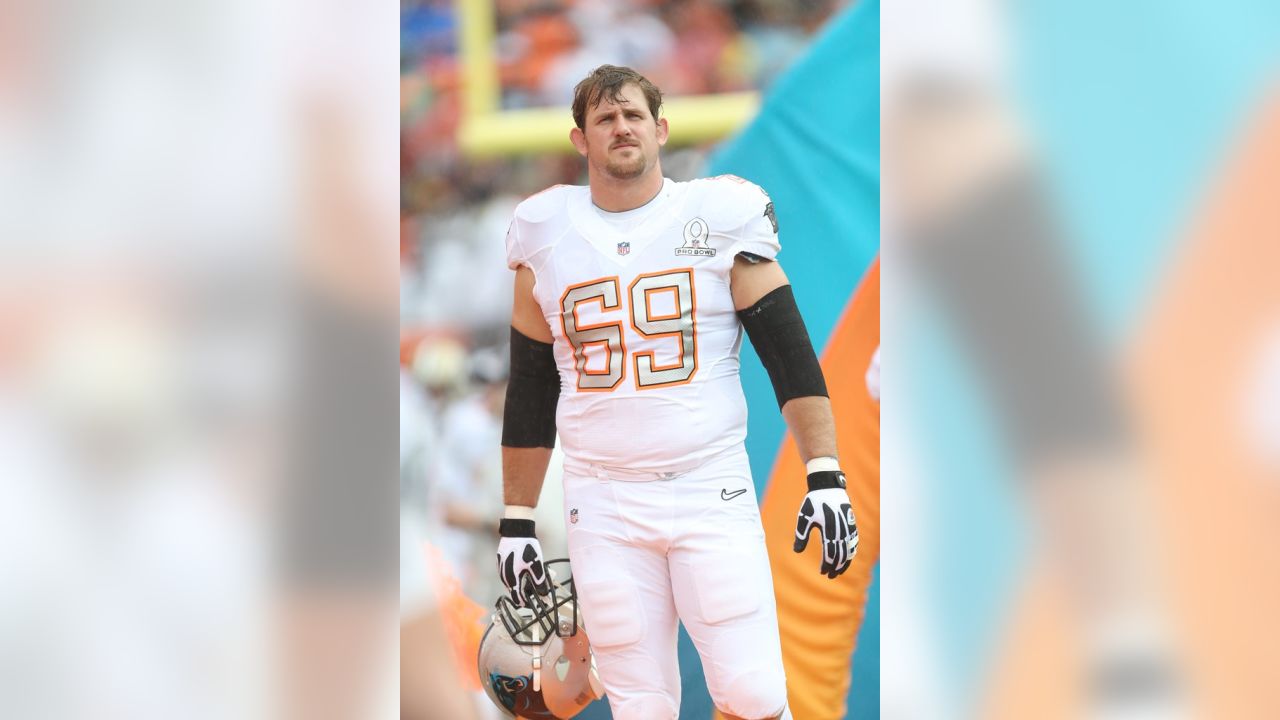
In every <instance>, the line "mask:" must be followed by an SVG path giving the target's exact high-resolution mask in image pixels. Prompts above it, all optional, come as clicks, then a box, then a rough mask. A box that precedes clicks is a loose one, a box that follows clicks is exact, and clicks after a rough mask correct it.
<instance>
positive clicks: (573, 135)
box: [569, 127, 587, 157]
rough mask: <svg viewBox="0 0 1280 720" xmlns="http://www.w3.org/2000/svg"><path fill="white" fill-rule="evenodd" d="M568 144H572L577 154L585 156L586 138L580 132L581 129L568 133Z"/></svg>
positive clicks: (577, 128)
mask: <svg viewBox="0 0 1280 720" xmlns="http://www.w3.org/2000/svg"><path fill="white" fill-rule="evenodd" d="M569 142H571V143H573V147H574V148H575V149H577V151H578V154H579V155H581V156H583V157H586V156H587V136H586V133H584V132H582V128H579V127H575V128H574V129H572V130H570V131H569Z"/></svg>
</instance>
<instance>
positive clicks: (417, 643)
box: [400, 515, 480, 720]
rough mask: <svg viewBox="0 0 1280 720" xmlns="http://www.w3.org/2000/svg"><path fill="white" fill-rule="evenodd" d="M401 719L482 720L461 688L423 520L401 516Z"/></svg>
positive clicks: (470, 699)
mask: <svg viewBox="0 0 1280 720" xmlns="http://www.w3.org/2000/svg"><path fill="white" fill-rule="evenodd" d="M400 717H401V718H402V719H403V720H479V719H480V714H479V713H478V712H477V709H476V703H475V697H474V696H473V695H472V694H470V693H468V692H467V691H466V690H464V689H463V685H462V682H461V681H460V679H459V675H458V668H456V667H454V663H453V652H452V651H451V650H450V649H449V638H448V635H447V631H446V629H445V623H444V618H443V617H442V616H441V614H440V612H439V608H438V605H437V603H436V597H435V589H434V587H433V585H432V582H431V575H430V573H429V572H428V570H427V556H426V550H425V541H424V539H423V534H422V530H421V528H420V527H419V520H418V518H417V517H415V516H413V515H401V518H400Z"/></svg>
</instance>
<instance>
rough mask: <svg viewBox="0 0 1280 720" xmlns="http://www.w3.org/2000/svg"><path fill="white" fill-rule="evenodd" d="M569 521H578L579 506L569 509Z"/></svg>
mask: <svg viewBox="0 0 1280 720" xmlns="http://www.w3.org/2000/svg"><path fill="white" fill-rule="evenodd" d="M569 522H571V523H576V522H578V508H574V509H572V510H570V511H569Z"/></svg>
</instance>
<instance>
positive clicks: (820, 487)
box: [794, 470, 858, 580]
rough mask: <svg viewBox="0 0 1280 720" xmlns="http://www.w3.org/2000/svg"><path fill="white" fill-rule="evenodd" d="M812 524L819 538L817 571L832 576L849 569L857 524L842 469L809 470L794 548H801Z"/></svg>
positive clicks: (804, 545)
mask: <svg viewBox="0 0 1280 720" xmlns="http://www.w3.org/2000/svg"><path fill="white" fill-rule="evenodd" d="M815 528H816V529H817V531H818V537H819V538H821V540H822V567H821V569H820V572H821V573H822V574H823V575H826V576H827V577H829V578H831V579H833V580H834V579H835V578H836V577H837V576H838V575H840V573H843V572H844V571H845V570H848V569H849V564H850V562H852V561H853V555H854V553H856V552H857V551H858V525H857V523H856V522H855V521H854V519H853V505H852V503H850V502H849V493H848V492H846V491H845V480H844V473H842V472H840V471H839V470H834V471H831V470H827V471H821V472H812V473H809V493H808V494H807V495H805V496H804V502H803V503H801V504H800V516H799V518H798V519H797V520H796V542H795V548H794V549H795V551H796V552H798V553H799V552H804V549H805V547H807V546H808V545H809V533H810V531H812V530H814V529H815Z"/></svg>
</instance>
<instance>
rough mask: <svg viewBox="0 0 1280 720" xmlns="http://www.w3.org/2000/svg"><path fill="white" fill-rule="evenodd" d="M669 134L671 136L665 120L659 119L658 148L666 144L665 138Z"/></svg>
mask: <svg viewBox="0 0 1280 720" xmlns="http://www.w3.org/2000/svg"><path fill="white" fill-rule="evenodd" d="M669 134H671V128H670V127H668V125H667V119H666V118H660V119H659V120H658V147H662V146H663V145H666V144H667V136H668V135H669Z"/></svg>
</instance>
